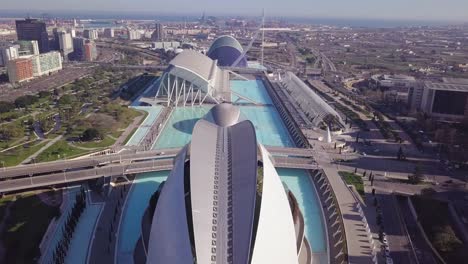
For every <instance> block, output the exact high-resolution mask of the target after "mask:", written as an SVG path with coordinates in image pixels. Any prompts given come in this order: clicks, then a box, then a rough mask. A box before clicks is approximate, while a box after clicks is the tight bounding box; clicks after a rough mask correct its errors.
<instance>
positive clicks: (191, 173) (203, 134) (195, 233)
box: [143, 104, 312, 264]
mask: <svg viewBox="0 0 468 264" xmlns="http://www.w3.org/2000/svg"><path fill="white" fill-rule="evenodd" d="M208 120H209V121H208ZM143 229H144V230H148V228H143ZM149 230H150V234H149V239H148V242H145V241H144V242H143V243H147V244H144V245H143V247H144V248H145V249H146V250H147V256H146V263H201V264H205V263H210V264H211V263H256V264H270V263H288V264H295V263H300V264H310V263H312V257H311V256H312V255H311V250H310V246H309V243H308V241H307V238H306V237H305V235H304V219H303V216H302V213H301V211H300V209H299V206H298V203H297V201H296V199H295V197H294V195H293V194H292V192H291V191H289V190H288V188H287V186H285V185H284V184H283V183H282V181H281V179H280V177H279V176H278V174H277V172H276V170H275V168H274V166H273V163H272V159H271V156H270V154H269V153H268V151H267V150H266V149H265V148H264V147H263V146H262V145H260V144H258V143H257V139H256V132H255V128H254V126H253V124H252V123H251V122H250V121H248V120H245V119H244V118H243V117H242V114H241V112H240V109H239V108H238V107H236V106H233V105H231V104H219V105H217V106H215V107H213V108H212V109H211V110H210V112H209V113H208V115H207V116H206V117H205V119H202V120H200V121H198V122H197V123H196V124H195V127H194V130H193V136H192V141H191V143H189V144H188V145H187V146H185V147H184V148H183V149H182V150H181V152H180V153H179V154H178V155H177V157H176V159H175V163H174V168H173V170H172V171H171V174H170V175H169V177H168V179H167V181H166V182H165V183H164V184H162V185H161V187H160V189H159V190H158V191H157V193H156V204H155V208H154V214H153V215H152V223H151V227H150V228H149ZM145 236H146V237H148V235H145V234H143V237H145Z"/></svg>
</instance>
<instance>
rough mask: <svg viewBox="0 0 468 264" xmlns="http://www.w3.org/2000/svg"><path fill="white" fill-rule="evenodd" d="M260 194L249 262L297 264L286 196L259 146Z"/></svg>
mask: <svg viewBox="0 0 468 264" xmlns="http://www.w3.org/2000/svg"><path fill="white" fill-rule="evenodd" d="M260 149H261V152H262V159H263V191H262V203H261V207H260V215H259V220H258V228H257V236H256V240H255V246H254V250H253V256H252V263H288V264H295V263H298V256H297V248H296V233H295V229H294V221H293V218H292V213H291V208H290V207H289V201H288V197H287V195H286V191H285V190H284V187H283V184H282V182H281V179H280V177H279V176H278V173H277V172H276V170H275V167H274V166H273V163H272V162H271V160H270V154H269V153H268V152H267V150H266V149H265V148H264V147H263V146H261V145H260Z"/></svg>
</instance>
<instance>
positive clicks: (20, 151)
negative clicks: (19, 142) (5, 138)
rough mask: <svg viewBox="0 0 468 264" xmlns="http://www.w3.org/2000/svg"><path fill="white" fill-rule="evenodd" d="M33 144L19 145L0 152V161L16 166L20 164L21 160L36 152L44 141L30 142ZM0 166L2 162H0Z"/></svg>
mask: <svg viewBox="0 0 468 264" xmlns="http://www.w3.org/2000/svg"><path fill="white" fill-rule="evenodd" d="M31 144H34V145H29V144H27V145H29V146H26V145H23V146H21V147H17V148H14V149H12V150H9V151H6V152H2V153H0V161H3V162H5V166H6V167H8V166H16V165H18V164H20V163H21V162H22V161H23V160H25V159H26V158H28V157H29V156H31V155H32V154H34V153H36V152H37V151H38V150H39V149H41V148H42V147H43V146H44V145H45V144H46V142H44V141H41V142H39V143H31ZM0 166H2V163H1V162H0Z"/></svg>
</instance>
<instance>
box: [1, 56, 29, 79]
mask: <svg viewBox="0 0 468 264" xmlns="http://www.w3.org/2000/svg"><path fill="white" fill-rule="evenodd" d="M7 70H8V79H9V81H10V82H11V83H17V82H23V81H27V80H29V79H32V78H33V77H34V75H33V65H32V60H31V58H19V59H16V60H11V61H9V62H8V63H7Z"/></svg>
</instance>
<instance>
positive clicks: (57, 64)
mask: <svg viewBox="0 0 468 264" xmlns="http://www.w3.org/2000/svg"><path fill="white" fill-rule="evenodd" d="M32 67H33V76H34V77H38V76H42V75H46V74H50V73H53V72H57V71H59V70H61V69H62V56H61V55H60V52H58V51H51V52H47V53H42V54H39V55H36V56H33V57H32Z"/></svg>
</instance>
